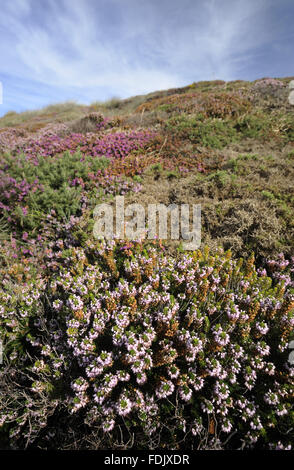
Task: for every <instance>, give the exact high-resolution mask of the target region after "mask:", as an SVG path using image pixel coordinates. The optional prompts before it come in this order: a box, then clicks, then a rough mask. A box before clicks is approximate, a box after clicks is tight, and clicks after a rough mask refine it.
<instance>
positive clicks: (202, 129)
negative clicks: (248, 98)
mask: <svg viewBox="0 0 294 470" xmlns="http://www.w3.org/2000/svg"><path fill="white" fill-rule="evenodd" d="M166 128H167V130H168V131H169V132H172V133H175V134H176V135H177V136H178V137H181V138H185V139H188V140H190V142H191V143H193V144H199V145H202V146H203V147H211V148H216V149H222V148H224V147H225V146H226V145H228V144H229V143H231V142H234V141H235V140H237V131H236V129H234V128H233V127H232V125H231V124H230V123H229V122H227V121H224V120H222V119H217V118H208V119H205V118H204V115H203V114H198V115H196V116H185V115H179V116H177V117H173V118H171V119H169V120H168V121H167V123H166Z"/></svg>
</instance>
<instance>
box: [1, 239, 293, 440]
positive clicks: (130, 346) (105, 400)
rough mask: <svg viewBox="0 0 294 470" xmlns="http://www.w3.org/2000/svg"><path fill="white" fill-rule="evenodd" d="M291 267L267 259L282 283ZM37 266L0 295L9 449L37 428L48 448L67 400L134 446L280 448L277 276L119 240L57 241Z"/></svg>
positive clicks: (282, 299) (286, 424)
mask: <svg viewBox="0 0 294 470" xmlns="http://www.w3.org/2000/svg"><path fill="white" fill-rule="evenodd" d="M60 248H61V249H60ZM54 258H55V260H54ZM56 260H59V261H58V264H56ZM291 269H292V268H291V267H290V265H289V266H287V265H285V263H284V264H283V266H281V263H280V262H278V264H277V265H275V273H277V272H278V271H279V270H282V271H283V272H284V274H287V275H288V276H290V278H291V279H292V281H291V282H293V270H292V271H291ZM44 275H45V277H41V278H39V279H37V280H35V281H31V282H30V281H29V282H26V283H25V284H24V285H23V286H22V287H21V288H20V289H19V291H18V293H17V294H12V293H11V292H9V288H8V287H9V286H8V285H6V283H5V284H4V286H3V288H2V291H1V294H0V295H1V305H2V312H1V335H2V337H3V339H4V342H5V344H7V348H8V351H9V352H8V353H7V354H8V356H9V360H10V362H11V363H12V364H13V363H14V365H15V367H17V364H20V363H21V364H22V368H23V374H25V375H26V380H25V381H24V379H21V377H20V378H19V379H18V380H21V381H22V382H21V383H22V384H23V388H22V394H23V395H20V396H18V400H15V401H13V400H11V401H10V400H9V398H7V394H4V395H5V396H2V398H1V400H2V401H3V405H4V401H5V400H6V403H5V406H1V413H0V421H1V423H2V426H4V429H5V430H6V431H9V432H10V436H11V437H10V438H11V439H13V442H14V445H15V446H16V447H17V446H20V447H21V446H22V445H24V444H23V443H24V442H27V444H32V443H33V442H34V441H36V442H37V443H38V442H39V441H38V439H39V438H40V436H39V431H40V430H41V429H43V431H42V433H43V434H42V435H44V433H45V435H46V436H47V437H46V439H47V444H46V445H48V440H49V441H50V439H51V438H50V436H51V435H52V424H50V422H49V421H48V422H47V421H46V420H47V416H49V414H52V412H53V411H52V410H54V413H56V419H57V422H58V410H59V409H60V410H64V408H66V409H67V410H68V420H69V421H70V420H71V419H74V417H79V420H80V421H84V422H85V423H86V424H85V426H89V429H91V426H95V429H97V433H98V434H99V435H100V436H101V439H104V440H105V439H107V436H109V438H110V439H111V441H112V442H114V441H115V440H116V439H118V438H119V439H121V434H120V433H121V432H122V433H123V436H124V437H123V438H124V439H125V442H126V441H127V439H128V437H127V436H128V435H129V433H131V434H132V433H134V434H135V442H136V445H137V447H138V448H146V447H147V448H148V447H149V446H152V443H151V442H152V439H155V438H156V439H157V440H158V442H157V445H158V446H166V445H168V446H170V448H181V444H180V442H181V441H182V442H185V448H186V449H187V448H194V449H195V448H203V446H204V447H205V445H206V446H207V447H209V445H212V444H211V443H212V442H216V440H217V441H218V442H223V443H225V442H226V443H225V444H223V446H224V448H250V447H252V446H253V445H254V446H255V447H256V446H257V447H259V448H266V447H270V448H271V447H272V446H274V447H275V446H284V447H287V446H289V445H291V440H292V441H293V437H294V436H293V419H294V416H293V394H294V370H293V367H291V365H290V363H289V362H288V354H289V351H288V349H287V345H288V342H289V340H290V339H291V335H293V327H294V295H293V289H292V290H291V287H290V284H289V283H288V285H285V282H284V279H282V280H281V279H279V278H278V277H277V276H275V280H274V282H272V279H271V278H270V277H267V276H266V274H265V272H261V271H257V270H256V268H255V266H254V259H253V258H250V259H249V260H248V261H247V262H242V260H240V261H235V260H233V259H231V256H230V253H229V252H227V253H221V252H220V253H219V254H217V255H215V256H210V255H209V253H208V252H207V251H204V252H203V253H201V252H200V251H199V252H198V251H197V252H193V253H189V254H183V255H181V256H179V257H178V258H177V259H175V258H171V257H168V256H167V255H166V254H165V253H164V252H162V253H161V254H160V252H159V251H156V249H155V248H152V247H149V248H148V247H147V246H145V247H144V246H143V245H142V243H141V242H136V243H135V242H133V243H127V244H122V243H120V242H116V241H112V242H107V243H106V242H104V241H102V242H95V243H94V242H91V241H89V242H86V244H85V247H84V248H82V247H72V248H69V249H68V250H66V251H64V250H62V247H61V246H60V243H59V242H58V243H57V246H56V251H55V255H54V254H53V256H52V254H51V256H50V257H49V258H48V260H47V270H46V272H45V273H44ZM24 335H26V340H25V336H24ZM12 340H13V341H12ZM32 358H34V359H33V360H32ZM11 367H12V366H11ZM15 374H16V377H17V373H15ZM16 377H15V379H14V380H16ZM3 380H4V379H3ZM10 393H11V392H10ZM14 393H16V394H17V393H20V392H18V391H17V390H16V391H15V392H14ZM23 396H25V397H26V400H27V403H33V402H32V400H33V399H32V397H34V403H35V404H34V406H31V407H30V406H28V404H27V403H25V399H24V398H22V397H23ZM59 407H60V408H59ZM46 413H47V416H46ZM62 413H63V416H64V411H62ZM20 416H21V418H20ZM30 429H31V430H30ZM85 429H87V428H85ZM53 431H54V429H53ZM54 432H56V429H55V431H54ZM108 433H110V434H108ZM103 436H104V437H103ZM119 436H120V437H119ZM183 439H184V441H183ZM204 442H206V444H203V443H204Z"/></svg>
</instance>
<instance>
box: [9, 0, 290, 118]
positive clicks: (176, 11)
mask: <svg viewBox="0 0 294 470" xmlns="http://www.w3.org/2000/svg"><path fill="white" fill-rule="evenodd" d="M278 3H279V8H278V6H277V2H274V1H273V0H247V1H246V2H244V1H243V0H222V1H219V0H42V1H40V0H14V1H13V2H11V1H10V0H1V11H0V54H1V59H2V60H1V69H0V70H1V76H2V78H1V76H0V80H2V81H3V84H4V104H5V107H8V106H9V105H10V103H11V104H12V105H14V103H15V101H16V100H15V99H13V97H14V95H13V90H14V91H15V93H16V95H17V94H19V98H21V97H22V99H20V103H24V101H25V100H26V103H28V101H29V98H30V97H31V103H32V105H31V107H33V106H34V105H35V103H36V102H37V103H40V104H45V103H46V102H48V98H49V97H50V99H52V97H53V100H54V97H55V96H56V100H55V101H57V100H58V99H60V98H76V99H81V100H83V101H91V100H92V101H93V100H95V99H103V98H108V97H109V96H111V95H119V96H122V97H126V96H130V95H134V94H140V93H146V92H149V91H152V90H156V89H163V88H169V87H174V86H180V85H183V84H186V83H189V82H192V81H196V80H201V79H213V78H222V79H224V80H230V79H235V78H249V79H250V78H256V77H257V76H259V75H261V76H262V75H266V74H267V73H264V74H263V73H262V72H263V71H269V70H272V71H273V72H274V71H275V68H274V66H273V64H272V63H271V64H269V63H268V61H269V60H270V55H271V54H278V52H277V51H276V50H275V48H274V45H275V47H277V46H278V45H280V47H282V45H283V44H284V45H285V46H286V44H287V41H289V38H291V36H292V39H293V26H292V24H291V23H290V21H289V20H288V15H287V13H289V9H291V8H292V7H291V4H292V2H291V0H280V1H279V2H278ZM277 8H278V9H277ZM292 10H293V9H292ZM279 12H280V14H278V13H279ZM285 22H287V26H288V30H286V32H285ZM288 23H289V24H288ZM285 50H286V49H284V51H285ZM288 54H290V50H289V49H288ZM265 58H266V61H265ZM285 59H286V57H285ZM291 59H293V58H291ZM289 61H290V58H289ZM254 71H255V75H254ZM286 73H287V72H286ZM289 74H290V65H289ZM274 75H279V73H278V70H277V71H276V73H274ZM5 78H6V79H5ZM21 80H23V82H24V84H25V85H24V87H21V86H20V85H19V82H20V81H21ZM16 83H17V84H18V85H16ZM22 88H23V91H21V89H22ZM38 89H39V91H43V92H44V94H42V93H41V97H40V93H38ZM12 95H13V96H12ZM26 106H27V107H30V102H29V103H28V104H26ZM21 107H24V106H22V105H21V104H20V105H19V108H21ZM2 109H3V107H2ZM0 111H1V110H0Z"/></svg>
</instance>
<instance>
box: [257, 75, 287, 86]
mask: <svg viewBox="0 0 294 470" xmlns="http://www.w3.org/2000/svg"><path fill="white" fill-rule="evenodd" d="M285 86H286V85H285V84H284V83H283V82H282V81H281V80H277V79H275V78H262V79H261V80H257V81H256V82H255V83H254V85H253V88H255V89H260V88H265V87H275V88H283V87H285Z"/></svg>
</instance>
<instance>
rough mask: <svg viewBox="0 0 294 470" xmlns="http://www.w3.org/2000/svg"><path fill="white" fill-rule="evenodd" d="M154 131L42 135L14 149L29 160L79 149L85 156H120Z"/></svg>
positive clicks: (139, 144)
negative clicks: (63, 135)
mask: <svg viewBox="0 0 294 470" xmlns="http://www.w3.org/2000/svg"><path fill="white" fill-rule="evenodd" d="M154 136H155V133H154V132H148V131H132V132H130V133H129V134H127V133H124V132H120V133H119V132H117V133H114V134H107V135H104V136H102V137H100V136H98V135H97V134H95V133H87V134H79V133H72V134H70V135H67V136H65V137H60V136H58V135H54V134H53V135H46V134H45V135H44V136H42V137H41V138H40V139H31V140H30V141H28V142H26V143H25V145H23V146H21V147H19V148H18V153H21V152H23V153H24V154H25V155H26V156H27V158H28V159H29V160H32V161H36V156H37V155H41V156H43V157H52V156H53V155H56V154H59V153H63V152H65V151H66V150H69V151H70V152H71V153H74V152H75V151H76V150H78V149H80V151H81V152H83V153H85V154H86V155H91V156H94V157H100V156H105V157H107V158H110V159H111V158H123V157H125V156H126V155H128V154H129V153H130V152H132V151H134V150H138V149H139V148H141V147H144V146H145V145H146V144H147V143H148V142H149V141H150V140H151V139H152V138H153V137H154Z"/></svg>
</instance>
